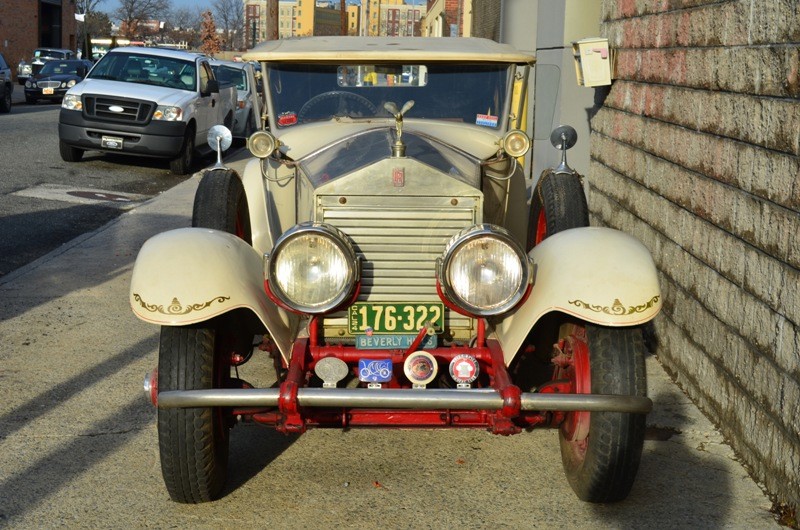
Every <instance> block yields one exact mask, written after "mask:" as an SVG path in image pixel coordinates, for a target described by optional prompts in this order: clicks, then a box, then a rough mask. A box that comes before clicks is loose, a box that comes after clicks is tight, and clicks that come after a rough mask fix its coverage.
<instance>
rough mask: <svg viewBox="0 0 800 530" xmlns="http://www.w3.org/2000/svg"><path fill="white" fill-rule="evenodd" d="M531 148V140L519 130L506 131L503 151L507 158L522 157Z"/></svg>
mask: <svg viewBox="0 0 800 530" xmlns="http://www.w3.org/2000/svg"><path fill="white" fill-rule="evenodd" d="M530 148H531V139H530V138H528V135H527V134H525V133H524V132H522V131H520V130H516V129H515V130H512V131H508V132H507V133H506V135H505V136H504V137H503V150H504V151H505V152H506V153H508V156H511V157H514V158H517V157H519V156H522V155H524V154H525V153H527V152H528V150H529V149H530Z"/></svg>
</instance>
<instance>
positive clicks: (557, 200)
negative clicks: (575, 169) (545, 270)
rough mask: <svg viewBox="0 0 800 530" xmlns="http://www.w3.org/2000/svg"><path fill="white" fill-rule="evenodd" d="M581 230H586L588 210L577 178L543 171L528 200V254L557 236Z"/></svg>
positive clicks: (548, 170) (572, 175)
mask: <svg viewBox="0 0 800 530" xmlns="http://www.w3.org/2000/svg"><path fill="white" fill-rule="evenodd" d="M582 226H589V207H588V206H587V204H586V195H585V194H584V192H583V186H582V185H581V180H580V177H579V176H578V175H576V174H569V173H553V171H552V170H551V169H547V170H545V171H543V172H542V176H541V177H540V178H539V182H538V183H537V184H536V188H534V190H533V197H532V198H531V209H530V219H529V221H528V248H527V250H530V249H532V248H533V247H534V246H535V245H538V244H539V243H541V242H542V241H543V240H544V239H545V238H546V237H548V236H551V235H553V234H555V233H556V232H561V231H562V230H567V229H568V228H579V227H582Z"/></svg>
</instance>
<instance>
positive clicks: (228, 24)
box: [211, 0, 244, 50]
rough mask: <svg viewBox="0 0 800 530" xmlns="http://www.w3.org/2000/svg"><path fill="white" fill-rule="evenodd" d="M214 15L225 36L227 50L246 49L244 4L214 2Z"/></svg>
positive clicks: (228, 0) (234, 0)
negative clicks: (244, 39)
mask: <svg viewBox="0 0 800 530" xmlns="http://www.w3.org/2000/svg"><path fill="white" fill-rule="evenodd" d="M211 6H212V7H213V8H214V14H215V16H216V18H217V20H218V21H219V24H220V27H221V28H222V30H223V34H224V35H225V42H224V43H223V45H224V47H225V49H228V50H230V49H233V50H238V49H241V48H243V47H244V41H243V38H244V3H243V2H242V1H241V0H214V1H213V2H212V3H211Z"/></svg>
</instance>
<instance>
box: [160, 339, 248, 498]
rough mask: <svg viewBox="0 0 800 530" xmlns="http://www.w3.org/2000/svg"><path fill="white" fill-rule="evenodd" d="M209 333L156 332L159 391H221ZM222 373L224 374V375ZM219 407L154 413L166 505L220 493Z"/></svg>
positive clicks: (223, 453) (223, 426)
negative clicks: (157, 335) (213, 389)
mask: <svg viewBox="0 0 800 530" xmlns="http://www.w3.org/2000/svg"><path fill="white" fill-rule="evenodd" d="M217 335H218V332H217V330H215V329H214V328H189V327H168V326H163V327H162V328H161V339H160V344H159V352H158V386H159V391H161V392H163V391H168V390H201V389H210V388H224V387H225V385H226V383H227V382H228V380H229V379H230V365H227V364H224V359H223V358H222V355H221V353H220V352H221V351H223V349H222V347H220V344H219V343H220V342H222V341H219V340H217V338H218V337H217ZM226 372H227V373H226ZM228 414H229V412H228V411H227V410H226V409H223V408H216V407H215V408H185V409H180V408H179V409H158V448H159V454H160V457H161V474H162V475H163V477H164V484H165V485H166V487H167V491H168V492H169V496H170V497H171V498H172V500H174V501H176V502H182V503H199V502H207V501H211V500H214V499H216V498H218V497H219V496H220V494H221V493H222V488H223V487H224V485H225V479H226V475H227V470H228V444H229V440H230V427H231V424H232V421H231V418H229V417H228Z"/></svg>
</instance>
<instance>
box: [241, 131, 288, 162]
mask: <svg viewBox="0 0 800 530" xmlns="http://www.w3.org/2000/svg"><path fill="white" fill-rule="evenodd" d="M259 138H266V139H268V140H269V142H270V143H269V144H267V145H268V147H269V149H264V150H260V149H256V148H255V145H254V144H255V143H256V142H257V141H258V139H259ZM279 145H280V142H278V139H277V138H276V137H275V135H273V134H271V133H270V132H268V131H256V132H254V133H253V134H251V135H250V137H249V138H247V150H248V151H250V153H251V154H252V155H253V156H254V157H256V158H260V159H264V158H269V157H271V156H272V155H273V153H275V150H276V149H278V146H279Z"/></svg>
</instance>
